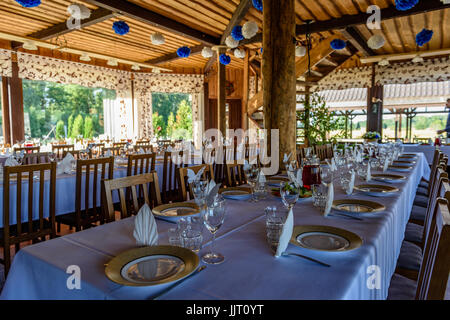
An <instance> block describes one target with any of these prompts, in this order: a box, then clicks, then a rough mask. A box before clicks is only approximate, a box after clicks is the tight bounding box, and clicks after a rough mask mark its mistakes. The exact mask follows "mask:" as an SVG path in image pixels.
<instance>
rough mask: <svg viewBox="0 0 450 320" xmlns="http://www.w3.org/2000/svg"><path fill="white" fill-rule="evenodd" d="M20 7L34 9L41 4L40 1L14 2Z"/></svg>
mask: <svg viewBox="0 0 450 320" xmlns="http://www.w3.org/2000/svg"><path fill="white" fill-rule="evenodd" d="M16 2H17V3H19V4H20V5H21V6H22V7H25V8H34V7H37V6H38V5H40V4H41V0H16Z"/></svg>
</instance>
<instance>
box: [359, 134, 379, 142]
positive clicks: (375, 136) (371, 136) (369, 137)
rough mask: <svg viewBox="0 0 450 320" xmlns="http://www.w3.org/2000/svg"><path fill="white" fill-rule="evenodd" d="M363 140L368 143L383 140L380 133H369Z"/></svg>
mask: <svg viewBox="0 0 450 320" xmlns="http://www.w3.org/2000/svg"><path fill="white" fill-rule="evenodd" d="M363 139H364V140H366V141H367V142H375V141H378V140H379V139H381V134H379V133H378V132H367V133H366V134H364V135H363Z"/></svg>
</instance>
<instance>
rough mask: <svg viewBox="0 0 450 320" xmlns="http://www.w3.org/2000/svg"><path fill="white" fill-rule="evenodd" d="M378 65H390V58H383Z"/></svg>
mask: <svg viewBox="0 0 450 320" xmlns="http://www.w3.org/2000/svg"><path fill="white" fill-rule="evenodd" d="M378 65H379V66H381V67H386V66H388V65H390V63H389V60H387V59H383V60H381V61H380V62H378Z"/></svg>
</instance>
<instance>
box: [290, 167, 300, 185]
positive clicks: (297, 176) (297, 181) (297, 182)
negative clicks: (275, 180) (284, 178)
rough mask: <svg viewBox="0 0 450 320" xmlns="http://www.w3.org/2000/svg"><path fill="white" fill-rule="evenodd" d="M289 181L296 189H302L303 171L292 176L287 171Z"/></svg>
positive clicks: (298, 171)
mask: <svg viewBox="0 0 450 320" xmlns="http://www.w3.org/2000/svg"><path fill="white" fill-rule="evenodd" d="M288 177H289V180H290V181H291V182H292V183H293V184H294V185H295V187H296V188H300V187H303V171H302V169H298V170H297V174H295V175H294V173H293V172H291V171H288Z"/></svg>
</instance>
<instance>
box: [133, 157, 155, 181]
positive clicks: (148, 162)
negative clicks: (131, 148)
mask: <svg viewBox="0 0 450 320" xmlns="http://www.w3.org/2000/svg"><path fill="white" fill-rule="evenodd" d="M155 164H156V153H144V154H132V155H129V156H128V167H127V176H135V175H138V174H144V173H150V172H153V171H155Z"/></svg>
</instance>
